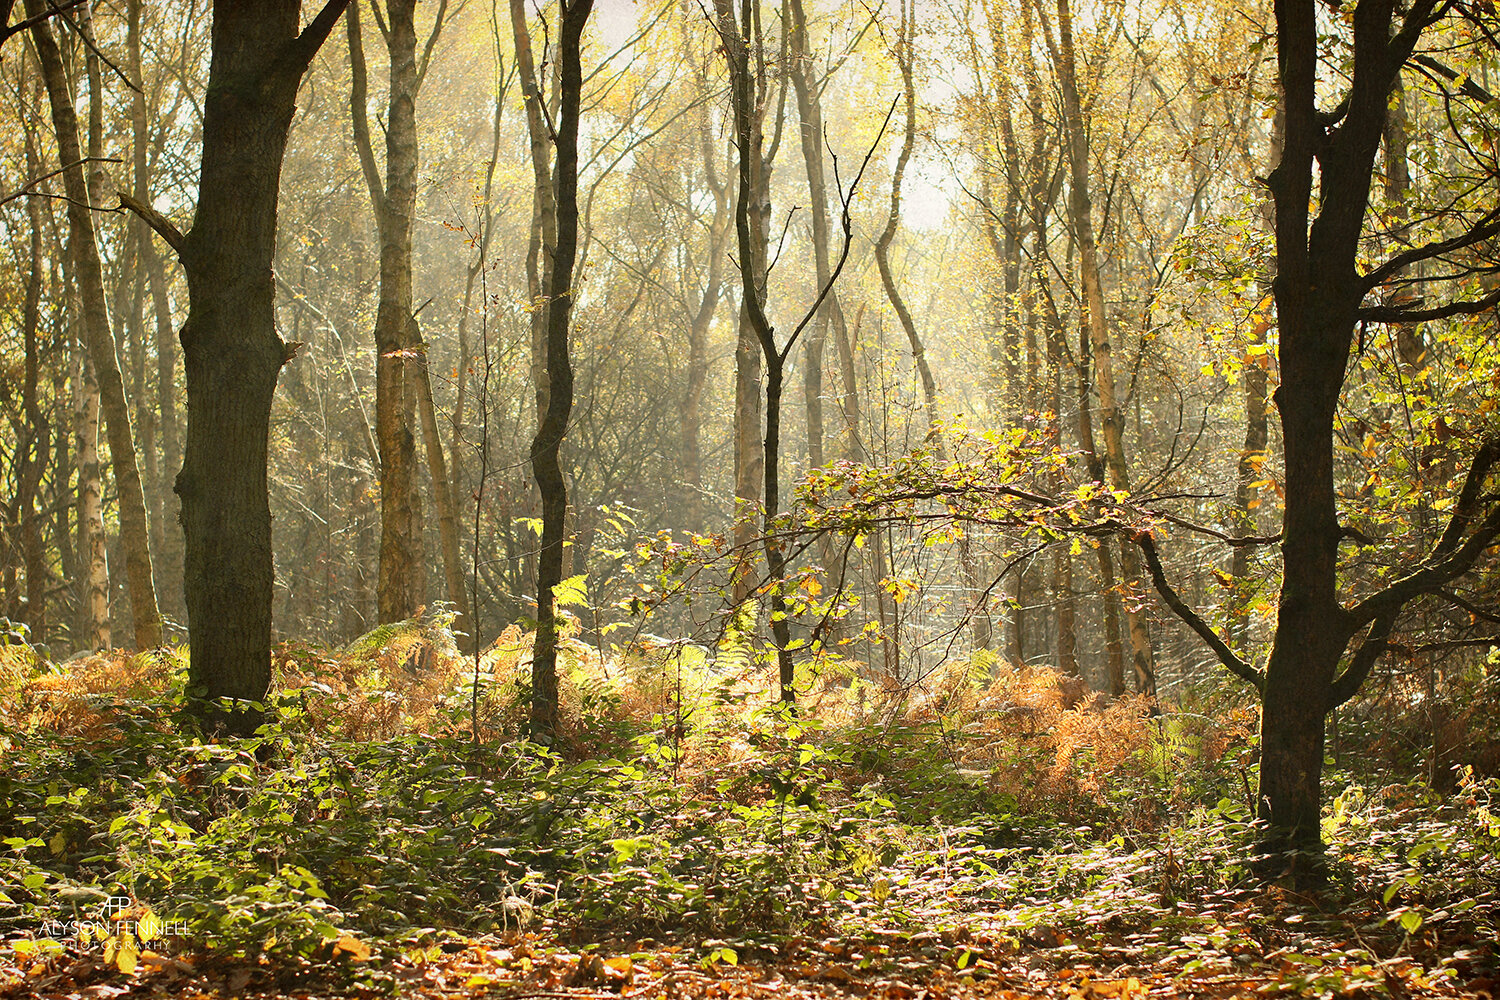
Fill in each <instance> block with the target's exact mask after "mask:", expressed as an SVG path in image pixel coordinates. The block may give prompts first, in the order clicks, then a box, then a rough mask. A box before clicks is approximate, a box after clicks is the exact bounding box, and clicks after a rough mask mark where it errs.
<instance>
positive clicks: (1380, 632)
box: [1328, 608, 1400, 710]
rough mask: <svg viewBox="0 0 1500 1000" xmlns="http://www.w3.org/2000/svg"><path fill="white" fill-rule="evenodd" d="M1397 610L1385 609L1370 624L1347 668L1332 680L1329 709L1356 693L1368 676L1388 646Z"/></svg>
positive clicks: (1398, 610) (1336, 706)
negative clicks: (1363, 639)
mask: <svg viewBox="0 0 1500 1000" xmlns="http://www.w3.org/2000/svg"><path fill="white" fill-rule="evenodd" d="M1399 612H1400V609H1399V608H1395V609H1392V610H1389V611H1386V612H1384V613H1383V614H1382V615H1381V616H1380V617H1379V618H1377V619H1375V622H1374V624H1372V625H1371V626H1370V631H1369V633H1368V634H1366V636H1365V641H1364V642H1362V643H1360V645H1359V649H1358V651H1356V652H1355V654H1354V657H1353V659H1351V660H1350V661H1349V666H1348V668H1347V669H1346V670H1345V671H1344V672H1343V673H1342V674H1340V675H1339V676H1338V678H1337V679H1336V680H1335V681H1334V682H1333V687H1332V688H1331V689H1330V691H1329V694H1328V708H1329V709H1330V710H1331V709H1335V708H1338V707H1339V706H1340V705H1342V704H1343V703H1344V702H1346V701H1348V700H1349V699H1350V698H1353V697H1354V695H1355V694H1356V693H1358V691H1359V689H1360V686H1361V685H1363V684H1364V682H1365V678H1366V677H1369V676H1370V669H1371V668H1372V667H1374V666H1375V661H1376V660H1378V659H1380V654H1381V653H1384V652H1385V651H1386V650H1387V649H1389V648H1390V643H1389V641H1388V640H1389V639H1390V637H1391V628H1392V627H1393V626H1394V625H1395V624H1396V615H1397V614H1398V613H1399Z"/></svg>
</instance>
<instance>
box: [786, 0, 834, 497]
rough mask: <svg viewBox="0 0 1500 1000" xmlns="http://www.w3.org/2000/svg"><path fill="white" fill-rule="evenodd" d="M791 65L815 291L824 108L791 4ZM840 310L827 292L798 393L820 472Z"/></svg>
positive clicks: (823, 253) (796, 2)
mask: <svg viewBox="0 0 1500 1000" xmlns="http://www.w3.org/2000/svg"><path fill="white" fill-rule="evenodd" d="M787 13H788V14H789V15H790V23H789V24H788V25H787V29H786V30H787V31H788V32H789V33H790V40H791V52H792V61H791V66H790V67H789V72H790V74H791V81H792V89H793V90H794V91H795V92H796V95H797V114H798V119H799V120H800V122H801V128H800V130H799V133H800V135H801V139H802V162H803V165H804V168H805V169H806V171H807V193H808V202H809V205H810V212H811V218H812V240H813V266H814V269H815V271H816V275H817V281H818V285H817V287H818V288H820V289H821V288H824V287H825V286H827V284H828V278H829V275H830V274H831V273H832V270H833V265H832V261H831V258H830V252H829V239H828V180H827V175H826V172H825V170H824V167H823V107H822V99H821V96H820V89H819V87H818V83H817V80H816V78H815V74H814V71H813V61H812V53H811V43H810V41H809V39H808V31H807V14H806V12H805V11H804V10H803V5H802V0H789V2H788V4H787ZM843 325H844V314H843V309H842V308H841V307H840V304H839V297H838V293H837V292H836V291H835V290H831V289H830V290H829V292H828V295H827V296H826V297H825V298H824V299H823V305H822V306H821V307H820V308H819V309H818V315H817V317H816V318H815V319H814V321H813V327H812V330H811V336H810V337H809V338H808V341H807V353H806V356H805V357H804V359H803V366H802V389H803V394H804V395H805V397H806V406H807V464H808V466H809V467H810V468H814V469H815V468H817V467H819V466H821V465H822V464H823V463H824V461H825V459H824V457H823V437H824V431H823V348H824V345H825V344H826V343H827V340H828V333H829V329H830V327H833V328H834V329H835V336H842V335H843V333H842V330H841V328H842V327H843Z"/></svg>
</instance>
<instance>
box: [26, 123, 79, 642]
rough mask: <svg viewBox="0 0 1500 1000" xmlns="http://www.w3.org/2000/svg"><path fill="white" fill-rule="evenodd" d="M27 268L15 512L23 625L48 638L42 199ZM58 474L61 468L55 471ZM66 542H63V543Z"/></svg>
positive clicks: (31, 217) (33, 210) (33, 205)
mask: <svg viewBox="0 0 1500 1000" xmlns="http://www.w3.org/2000/svg"><path fill="white" fill-rule="evenodd" d="M25 145H26V172H27V175H28V176H30V177H40V176H41V174H42V171H41V162H40V159H41V158H40V157H39V156H38V155H37V151H36V145H35V143H33V142H32V140H31V134H30V132H29V131H28V132H27V133H26V136H25ZM26 216H27V222H29V223H30V225H31V232H30V233H29V234H28V248H29V250H30V269H29V271H28V273H27V275H26V292H25V297H24V298H23V299H22V302H21V337H22V340H23V342H24V345H25V350H26V361H25V370H24V373H23V375H22V382H21V412H22V413H23V414H24V415H25V418H26V424H25V434H24V436H23V437H22V438H21V440H20V441H19V442H17V445H16V464H17V466H18V469H17V474H16V480H17V483H16V514H17V516H18V517H19V518H20V521H21V562H22V564H23V565H24V567H25V570H26V625H27V627H28V628H29V629H30V630H31V638H32V641H33V642H42V643H44V642H46V641H47V582H48V580H47V577H48V574H47V551H46V549H45V548H44V547H43V544H42V513H41V511H40V510H39V509H38V506H39V504H38V496H37V494H38V493H39V492H40V490H41V483H42V470H43V469H44V468H45V467H46V465H47V442H48V438H49V435H50V430H51V429H50V427H49V426H48V422H47V417H46V414H44V413H43V412H42V407H41V404H40V403H39V402H38V400H37V380H38V375H39V369H40V365H41V349H40V346H39V345H38V343H37V328H38V327H39V326H40V325H41V304H42V282H43V281H44V280H45V277H46V276H45V274H44V273H43V268H44V266H45V264H44V261H43V258H42V202H41V199H40V198H27V199H26ZM58 474H59V476H61V475H62V474H63V470H61V469H59V470H58ZM66 544H67V543H66V542H64V543H63V545H64V546H65V545H66Z"/></svg>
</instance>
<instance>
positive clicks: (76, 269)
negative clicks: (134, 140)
mask: <svg viewBox="0 0 1500 1000" xmlns="http://www.w3.org/2000/svg"><path fill="white" fill-rule="evenodd" d="M45 10H46V8H45V7H44V6H43V0H27V3H26V11H27V14H28V15H29V16H31V17H37V16H39V15H41V14H42V13H43V12H44V11H45ZM31 35H32V41H33V43H34V44H35V47H36V53H37V58H38V61H39V62H40V63H41V67H42V77H43V79H44V80H45V81H46V84H47V97H48V101H49V103H50V105H51V108H52V124H53V128H54V129H55V130H56V133H57V152H58V156H59V158H60V159H61V160H62V162H63V165H64V166H65V167H66V168H67V169H65V170H64V171H63V187H64V190H66V191H67V195H68V251H69V256H70V257H71V258H72V261H73V276H74V278H75V280H76V281H77V286H78V301H79V306H80V318H81V320H82V323H81V326H82V331H83V338H84V342H85V343H86V345H87V346H88V351H89V358H90V360H91V361H92V362H93V367H94V377H95V378H96V379H97V380H98V385H99V400H100V406H101V409H102V410H103V413H104V425H105V431H106V434H107V435H108V439H109V453H110V468H111V471H112V472H113V473H114V477H115V489H116V490H117V492H118V493H119V503H120V543H121V548H122V549H123V550H124V553H125V576H126V581H127V584H128V588H127V589H128V591H129V594H130V610H131V619H132V622H133V624H134V632H135V645H136V647H137V648H139V649H149V648H151V647H153V646H158V645H160V644H161V613H160V611H158V610H157V606H156V584H155V581H154V580H153V579H152V576H151V550H150V547H149V545H150V543H149V532H148V528H147V521H146V499H145V495H144V493H143V492H142V489H141V477H140V471H139V468H138V466H137V463H136V451H135V437H134V434H133V432H132V429H131V426H130V409H129V405H128V403H127V402H126V399H125V385H124V382H123V380H122V379H121V377H120V365H119V360H118V357H117V354H116V350H115V338H114V333H113V331H111V329H110V322H109V308H108V306H107V305H106V302H105V293H104V271H103V267H102V265H101V264H100V261H99V247H98V244H97V242H96V240H95V234H94V220H93V217H92V214H91V213H90V211H89V208H88V206H89V205H91V204H95V203H96V202H95V201H94V199H93V197H92V196H91V192H90V189H89V188H90V185H89V182H88V179H87V178H86V177H85V176H84V170H83V164H82V162H81V161H82V160H83V154H82V152H81V148H80V145H79V138H78V116H77V113H76V112H75V111H74V106H73V96H72V94H71V93H70V90H69V87H68V77H67V70H66V69H65V68H64V66H63V61H62V54H61V52H60V51H59V50H58V47H57V43H56V41H55V40H54V39H53V37H52V32H51V29H50V27H49V26H48V24H47V22H45V21H43V22H40V23H38V24H36V25H34V26H33V27H32V29H31ZM94 75H95V76H96V77H97V73H95V74H94ZM90 89H91V91H92V92H93V95H94V96H93V97H92V98H91V103H95V102H97V104H98V106H99V107H100V108H102V103H103V102H102V95H101V94H100V87H99V84H98V81H97V79H95V80H94V81H92V86H91V88H90ZM91 113H92V114H96V115H97V114H98V113H99V112H98V111H97V110H95V111H93V112H91Z"/></svg>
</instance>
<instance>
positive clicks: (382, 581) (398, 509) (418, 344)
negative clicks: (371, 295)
mask: <svg viewBox="0 0 1500 1000" xmlns="http://www.w3.org/2000/svg"><path fill="white" fill-rule="evenodd" d="M385 7H386V12H385V13H384V14H382V13H381V5H380V3H379V2H375V3H372V5H371V8H370V9H371V10H372V11H374V13H375V16H376V21H377V23H378V25H379V27H380V33H381V36H382V37H383V38H384V39H385V44H386V51H387V54H388V56H389V59H390V93H389V95H388V102H387V103H388V109H389V110H388V114H387V121H386V127H385V172H386V176H385V180H384V183H382V181H381V177H380V167H379V165H378V164H377V163H376V162H375V150H374V147H373V146H372V145H371V142H370V125H369V121H368V111H367V110H366V107H365V104H366V95H367V92H368V86H367V83H366V76H367V74H366V69H365V54H364V45H363V41H362V39H361V32H360V18H359V7H358V5H355V6H353V7H351V8H350V9H349V13H348V15H347V22H348V33H349V62H350V66H351V68H352V70H353V73H352V76H353V86H352V87H351V88H350V96H349V108H350V112H351V117H352V118H353V121H354V142H355V146H356V147H357V149H358V151H359V163H360V169H361V171H362V172H363V174H364V177H365V184H366V186H367V187H368V189H369V192H370V203H371V205H372V206H374V209H375V221H376V227H377V229H378V230H379V232H380V304H379V307H378V311H377V314H376V317H375V350H376V359H375V371H376V375H375V439H376V442H377V444H378V446H379V453H380V511H381V513H380V577H379V581H378V583H377V598H376V600H377V609H378V614H379V616H380V620H381V621H383V622H390V621H399V620H401V619H404V618H409V617H411V616H412V615H413V614H414V613H415V612H416V610H417V607H418V606H419V605H420V604H421V603H422V601H423V583H424V578H425V573H424V564H423V556H422V519H421V516H420V507H419V504H418V499H417V492H416V483H415V480H416V472H417V469H416V432H415V428H414V426H413V423H414V421H415V420H417V414H418V412H420V415H421V416H420V419H421V424H422V434H423V439H424V446H425V449H426V451H427V457H428V462H429V468H430V472H431V479H432V488H433V495H434V498H435V499H436V501H437V504H436V506H437V508H438V527H439V535H440V538H441V540H442V556H443V581H444V586H445V592H446V595H447V597H448V600H449V601H451V602H452V603H453V604H454V605H455V606H456V607H457V608H458V609H459V610H460V611H462V609H463V607H464V605H465V603H466V602H465V600H464V587H463V573H462V568H461V567H460V566H459V555H458V517H457V511H456V510H455V505H454V502H453V497H452V494H451V492H450V489H449V480H448V472H447V463H446V461H445V460H444V456H443V448H442V441H441V438H440V437H439V435H438V427H437V415H436V412H435V409H434V407H433V402H432V385H431V382H430V381H429V379H428V373H427V360H426V353H427V351H426V345H425V344H424V343H423V342H422V332H421V328H420V326H419V325H418V322H417V317H416V314H415V312H414V311H413V299H412V223H413V218H414V215H415V212H416V203H417V164H418V145H417V115H416V107H417V96H418V94H419V93H420V91H421V88H422V82H423V80H424V79H426V77H427V69H428V67H429V66H430V65H431V63H432V51H433V48H434V46H436V44H437V40H438V37H439V36H440V35H441V34H442V31H443V24H444V21H445V19H446V18H447V13H448V5H447V3H446V2H441V3H439V5H438V9H437V12H436V14H435V15H434V19H433V24H432V32H431V34H430V35H428V37H427V41H426V43H425V44H424V45H423V47H422V53H421V57H420V59H419V58H418V55H417V32H416V0H389V2H387V3H386V4H385Z"/></svg>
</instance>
